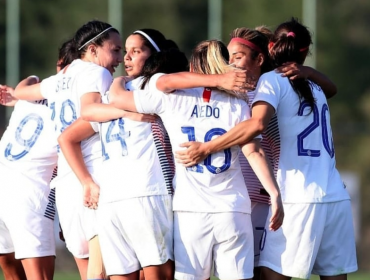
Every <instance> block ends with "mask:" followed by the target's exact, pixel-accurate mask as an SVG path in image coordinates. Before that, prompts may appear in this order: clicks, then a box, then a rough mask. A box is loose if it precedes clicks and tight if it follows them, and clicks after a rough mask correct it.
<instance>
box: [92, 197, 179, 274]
mask: <svg viewBox="0 0 370 280" xmlns="http://www.w3.org/2000/svg"><path fill="white" fill-rule="evenodd" d="M98 214H99V216H98V217H99V225H100V227H99V241H100V246H101V251H102V256H103V262H104V265H105V268H106V272H107V275H125V274H129V273H132V272H134V271H137V270H139V269H140V268H141V267H144V268H145V267H146V266H150V265H161V264H164V263H166V262H167V261H168V260H173V212H172V196H170V195H155V196H144V197H137V198H130V199H125V200H121V201H116V202H110V203H103V204H101V205H99V213H98Z"/></svg>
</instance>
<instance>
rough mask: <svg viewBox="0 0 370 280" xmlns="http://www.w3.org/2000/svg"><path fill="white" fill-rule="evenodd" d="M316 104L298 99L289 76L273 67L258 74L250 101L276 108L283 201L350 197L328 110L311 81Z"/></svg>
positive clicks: (319, 90) (335, 199)
mask: <svg viewBox="0 0 370 280" xmlns="http://www.w3.org/2000/svg"><path fill="white" fill-rule="evenodd" d="M310 85H311V89H312V92H313V96H314V98H315V105H314V107H313V109H311V107H310V106H309V104H308V102H306V101H304V100H300V98H299V97H298V94H297V93H296V92H295V91H294V90H293V88H292V86H291V85H290V82H289V79H288V78H285V77H281V75H280V74H278V73H275V72H274V71H271V72H268V73H265V74H264V75H262V76H261V78H260V80H259V82H258V85H257V88H256V92H257V94H256V96H255V98H254V100H253V103H255V102H258V101H264V102H267V103H269V104H270V105H271V106H273V107H274V108H275V111H276V115H277V120H278V127H279V134H278V136H279V137H280V143H281V145H280V147H281V149H280V155H279V165H278V172H277V182H278V184H279V187H280V190H281V194H282V199H283V202H285V203H320V202H334V201H341V200H346V199H349V195H348V192H347V190H346V189H345V186H344V184H343V182H342V180H341V177H340V175H339V172H338V170H337V169H336V166H335V165H336V162H335V152H334V145H333V138H332V130H331V126H330V113H329V106H328V104H327V101H326V97H325V95H324V93H323V91H322V89H321V88H320V87H319V86H318V85H316V84H314V83H312V82H311V83H310Z"/></svg>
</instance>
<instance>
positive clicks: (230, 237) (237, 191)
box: [109, 40, 283, 279]
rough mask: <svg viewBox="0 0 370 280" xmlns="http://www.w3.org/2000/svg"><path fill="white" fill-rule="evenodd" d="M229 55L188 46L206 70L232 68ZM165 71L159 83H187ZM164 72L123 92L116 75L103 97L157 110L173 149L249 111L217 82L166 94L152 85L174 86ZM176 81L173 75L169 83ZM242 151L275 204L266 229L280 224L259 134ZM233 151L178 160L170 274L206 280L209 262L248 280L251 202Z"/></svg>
mask: <svg viewBox="0 0 370 280" xmlns="http://www.w3.org/2000/svg"><path fill="white" fill-rule="evenodd" d="M227 60H228V52H227V49H226V47H225V46H224V45H223V44H222V43H221V42H219V41H215V40H214V41H212V40H211V41H205V42H202V43H200V44H199V45H198V46H197V47H196V49H195V51H194V52H193V56H192V59H191V62H190V69H191V70H192V71H194V72H196V73H204V74H217V73H224V72H226V71H230V68H229V67H228V65H227ZM174 75H175V76H174ZM165 76H167V77H165V79H164V80H163V81H166V80H167V78H168V79H172V80H174V79H175V78H176V77H177V78H180V81H181V83H183V82H185V81H186V79H181V77H184V76H186V74H185V75H184V73H181V74H180V75H179V76H177V75H176V74H171V75H165ZM200 76H202V75H200ZM213 76H215V75H213ZM162 77H163V76H161V74H158V75H154V76H153V77H152V78H151V79H150V82H149V90H147V91H137V90H135V91H134V92H124V93H122V92H121V91H122V85H121V84H120V82H121V81H120V80H118V79H116V80H115V81H114V82H113V84H112V86H111V88H110V94H109V97H110V100H111V102H113V104H115V106H118V107H120V108H122V109H127V110H134V111H140V112H146V113H155V114H158V115H159V116H160V117H161V118H162V120H163V122H164V125H165V127H166V129H167V131H168V133H169V135H170V139H171V144H172V148H173V150H174V151H175V150H176V149H177V147H178V145H179V144H180V143H181V142H182V141H184V140H185V139H189V140H193V139H202V140H203V139H204V141H209V140H210V139H212V138H213V137H217V136H219V135H222V134H223V133H225V132H226V131H227V130H228V129H230V128H231V127H232V126H234V125H235V124H237V123H239V122H240V121H242V120H244V119H246V118H248V116H249V112H250V111H249V107H248V105H247V103H246V102H245V101H244V100H243V99H237V98H235V97H231V96H230V95H228V94H226V93H225V92H224V91H220V90H219V89H216V88H212V89H210V88H194V89H189V90H176V91H175V92H174V94H170V95H168V94H164V93H163V92H161V91H158V89H157V86H159V87H160V89H162V90H165V91H173V90H175V89H176V87H174V88H173V87H172V86H170V85H169V84H168V83H164V84H161V82H160V79H161V78H162ZM188 77H189V76H188ZM194 80H195V79H194ZM194 80H190V81H188V86H189V85H191V84H196V82H195V81H194ZM177 81H178V80H177ZM176 83H178V82H176ZM176 83H174V82H173V81H172V82H171V83H170V84H171V85H174V84H176ZM235 95H237V96H240V97H242V96H244V94H243V95H239V94H237V93H235ZM243 152H244V153H245V154H246V155H247V156H248V159H249V160H250V161H251V164H252V165H253V167H254V168H255V170H256V172H257V173H258V176H259V178H260V179H261V180H262V182H263V185H264V186H265V187H266V189H267V191H268V192H269V193H270V195H271V198H272V204H273V208H274V210H275V212H274V214H275V216H274V218H273V219H272V223H271V228H272V229H274V230H276V229H278V228H279V227H280V225H281V223H282V219H283V212H282V211H281V210H282V209H281V201H280V194H279V191H278V187H277V184H276V182H275V180H274V178H273V173H272V171H271V169H269V167H268V164H267V162H266V160H265V157H264V154H263V151H262V150H260V148H259V144H258V140H254V141H252V142H251V143H249V144H247V145H244V146H243ZM238 153H239V147H232V148H231V149H227V150H225V151H223V152H221V153H219V154H216V155H212V156H210V157H208V158H207V159H206V161H205V162H204V164H199V165H197V166H194V167H193V168H191V169H185V168H184V167H182V166H179V165H177V166H176V173H175V180H174V186H175V193H174V200H173V210H174V217H175V220H174V223H175V228H174V248H175V278H176V279H188V278H189V277H192V279H208V278H210V276H211V267H212V264H213V263H214V264H215V275H216V276H218V277H220V278H221V279H250V278H251V277H252V276H253V242H252V239H253V238H252V235H253V233H252V228H251V221H250V200H249V196H248V193H247V189H246V187H245V184H244V179H243V177H242V174H241V170H240V165H239V162H238Z"/></svg>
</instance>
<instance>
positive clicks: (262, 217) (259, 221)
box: [251, 202, 270, 267]
mask: <svg viewBox="0 0 370 280" xmlns="http://www.w3.org/2000/svg"><path fill="white" fill-rule="evenodd" d="M269 208H270V205H268V204H266V203H260V202H252V205H251V209H252V213H251V218H252V226H253V236H254V266H255V267H256V266H258V261H259V259H260V248H261V241H262V236H263V233H264V231H265V224H266V218H267V215H268V213H269Z"/></svg>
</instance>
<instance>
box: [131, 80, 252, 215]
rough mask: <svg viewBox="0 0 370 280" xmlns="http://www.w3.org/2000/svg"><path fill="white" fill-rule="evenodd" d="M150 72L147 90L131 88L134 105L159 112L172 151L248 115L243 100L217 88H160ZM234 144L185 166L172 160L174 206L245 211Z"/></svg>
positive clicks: (202, 139) (246, 201) (247, 203)
mask: <svg viewBox="0 0 370 280" xmlns="http://www.w3.org/2000/svg"><path fill="white" fill-rule="evenodd" d="M160 75H161V74H156V75H154V76H153V77H152V78H151V80H150V84H149V90H148V91H134V99H135V104H136V108H137V110H138V111H139V112H142V113H153V114H157V115H159V116H160V117H161V118H162V120H163V123H164V125H165V127H166V129H167V131H168V133H169V136H170V139H171V145H172V149H173V151H174V152H175V151H177V150H179V149H180V148H179V145H180V144H181V143H184V142H187V141H200V142H206V141H210V140H211V139H213V138H214V137H218V136H219V135H222V134H224V133H225V132H226V131H228V130H229V129H230V128H232V127H234V126H235V125H236V124H237V123H239V122H241V121H243V120H246V119H248V118H249V117H250V109H249V107H248V105H247V103H246V102H245V101H244V100H241V99H236V98H235V97H232V96H230V95H228V94H225V93H223V92H220V91H218V90H211V89H207V88H194V89H188V90H177V91H176V92H175V93H171V94H164V93H162V92H160V91H158V90H157V88H156V80H157V79H158V78H159V77H160ZM239 152H240V148H239V147H236V146H234V147H231V148H230V149H226V150H224V151H221V152H219V153H215V154H211V155H209V156H208V157H207V158H206V159H205V161H204V162H202V163H201V164H198V165H196V166H193V167H191V168H185V167H184V166H182V165H181V164H176V173H175V179H174V188H175V193H174V199H173V210H174V211H190V212H208V213H216V212H242V213H250V199H249V196H248V192H247V188H246V186H245V183H244V179H243V175H242V173H241V170H240V165H239V159H238V154H239Z"/></svg>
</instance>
